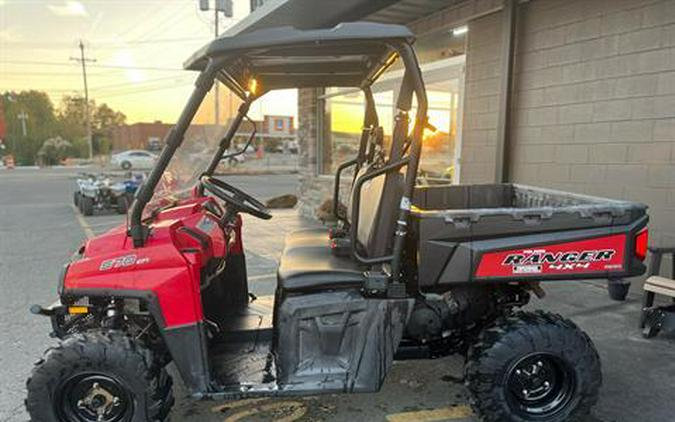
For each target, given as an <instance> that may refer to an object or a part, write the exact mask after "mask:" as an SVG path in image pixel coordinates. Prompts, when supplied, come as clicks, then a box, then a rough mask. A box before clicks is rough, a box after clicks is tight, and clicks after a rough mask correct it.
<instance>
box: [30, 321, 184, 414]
mask: <svg viewBox="0 0 675 422" xmlns="http://www.w3.org/2000/svg"><path fill="white" fill-rule="evenodd" d="M26 389H27V390H28V397H27V399H26V408H27V410H28V413H29V414H30V415H31V420H34V421H54V422H150V421H152V422H157V421H160V422H161V421H165V420H166V419H167V418H168V414H169V411H170V409H171V406H172V405H173V395H172V391H171V377H169V376H168V375H167V373H166V371H165V370H164V369H161V368H160V367H159V365H157V364H156V363H155V362H153V359H152V355H151V353H150V352H149V351H148V350H147V349H145V348H143V347H142V346H140V345H139V344H137V343H136V342H135V341H133V340H131V339H130V338H128V337H126V336H125V335H123V334H121V333H118V332H105V333H103V332H101V333H99V332H90V333H85V334H75V335H72V336H70V337H68V338H66V339H65V340H64V341H63V342H61V343H60V344H59V345H58V346H57V347H55V348H52V349H49V350H48V351H47V353H46V355H45V357H44V359H43V360H41V361H40V362H38V363H37V364H36V366H35V368H34V369H33V372H32V374H31V377H30V378H29V379H28V381H27V383H26Z"/></svg>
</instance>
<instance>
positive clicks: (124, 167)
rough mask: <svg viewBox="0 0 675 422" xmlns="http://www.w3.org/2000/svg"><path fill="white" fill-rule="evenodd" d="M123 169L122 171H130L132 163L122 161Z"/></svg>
mask: <svg viewBox="0 0 675 422" xmlns="http://www.w3.org/2000/svg"><path fill="white" fill-rule="evenodd" d="M121 167H122V170H129V169H130V168H131V162H129V161H122V164H121Z"/></svg>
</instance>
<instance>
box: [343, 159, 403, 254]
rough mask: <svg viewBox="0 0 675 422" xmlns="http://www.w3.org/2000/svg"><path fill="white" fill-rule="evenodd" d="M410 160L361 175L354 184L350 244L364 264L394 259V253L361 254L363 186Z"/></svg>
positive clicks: (399, 167) (400, 161) (398, 168)
mask: <svg viewBox="0 0 675 422" xmlns="http://www.w3.org/2000/svg"><path fill="white" fill-rule="evenodd" d="M409 162H410V158H409V157H405V158H402V159H401V160H399V161H395V162H393V163H389V164H387V165H386V166H383V167H381V168H379V169H377V170H375V171H373V172H371V173H367V174H364V175H363V176H361V177H359V178H358V179H357V180H356V183H355V184H354V189H353V193H352V225H351V228H350V230H349V237H350V244H351V248H352V256H353V257H354V259H356V260H357V261H359V262H360V263H362V264H366V265H374V264H382V263H384V262H388V261H391V260H393V259H394V255H393V254H392V255H384V256H375V257H365V256H363V255H361V254H360V253H359V251H358V232H359V210H360V208H361V188H363V184H364V183H366V182H367V181H368V180H371V179H374V178H376V177H377V176H381V175H383V174H385V173H391V172H394V171H398V170H400V169H401V168H402V167H404V166H406V165H408V163H409Z"/></svg>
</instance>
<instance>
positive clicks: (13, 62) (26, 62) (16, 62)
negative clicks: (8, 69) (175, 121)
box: [0, 60, 184, 72]
mask: <svg viewBox="0 0 675 422" xmlns="http://www.w3.org/2000/svg"><path fill="white" fill-rule="evenodd" d="M0 64H9V65H40V66H68V67H72V66H73V64H72V63H68V62H46V61H45V62H43V61H29V60H7V61H0ZM89 67H93V68H98V69H119V70H157V71H169V72H179V71H184V69H179V68H171V67H155V66H118V65H107V64H92V65H89Z"/></svg>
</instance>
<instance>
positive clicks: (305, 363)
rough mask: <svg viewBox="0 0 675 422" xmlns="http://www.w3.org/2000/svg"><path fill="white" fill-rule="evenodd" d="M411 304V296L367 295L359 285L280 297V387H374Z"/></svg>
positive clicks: (381, 377)
mask: <svg viewBox="0 0 675 422" xmlns="http://www.w3.org/2000/svg"><path fill="white" fill-rule="evenodd" d="M412 306H413V300H412V299H371V298H369V299H366V298H364V297H363V296H362V295H361V293H360V292H359V291H357V290H347V291H334V292H323V293H315V294H306V295H299V296H289V297H286V298H284V299H283V301H282V302H281V304H280V306H279V309H278V314H277V315H278V317H279V320H278V328H277V330H278V332H277V342H278V343H277V345H278V347H277V353H278V365H279V387H280V389H281V390H284V391H297V392H373V391H378V390H379V389H380V386H381V385H382V382H383V381H384V378H385V376H386V375H387V372H388V371H389V369H390V367H391V365H392V361H393V359H394V354H395V352H396V350H397V348H398V344H399V342H400V341H401V337H402V334H403V330H404V328H405V326H406V323H407V321H408V319H409V316H410V312H411V310H412Z"/></svg>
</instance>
